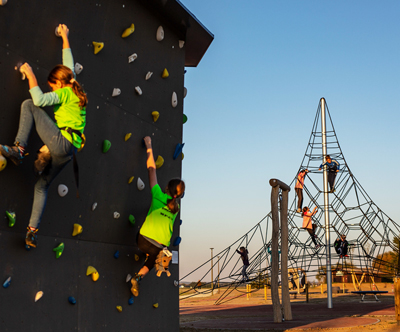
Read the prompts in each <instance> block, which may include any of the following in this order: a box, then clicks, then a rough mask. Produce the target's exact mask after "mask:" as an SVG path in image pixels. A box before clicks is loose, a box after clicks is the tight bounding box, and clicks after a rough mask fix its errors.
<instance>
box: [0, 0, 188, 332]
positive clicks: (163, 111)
mask: <svg viewBox="0 0 400 332" xmlns="http://www.w3.org/2000/svg"><path fill="white" fill-rule="evenodd" d="M5 2H6V1H5V0H0V4H1V3H2V4H3V5H0V77H1V80H0V123H1V130H0V143H2V144H12V143H13V141H14V138H15V135H16V132H17V128H18V121H19V111H20V105H21V103H22V102H23V100H25V99H27V98H30V95H29V92H28V82H27V81H22V80H21V75H20V74H19V72H17V71H16V70H15V66H16V65H17V63H19V62H28V63H29V64H30V65H31V66H32V67H33V69H34V72H35V74H36V75H37V78H38V82H39V86H40V87H41V88H42V90H43V91H44V92H47V91H49V89H48V87H47V84H46V78H47V75H48V72H49V71H50V70H51V69H52V68H53V67H54V66H55V65H56V64H58V63H61V49H62V40H61V38H58V37H57V36H56V35H55V28H56V26H57V25H58V24H59V23H64V24H66V25H67V26H68V27H69V29H70V33H69V37H70V38H69V39H70V43H71V48H72V52H73V55H74V60H75V63H76V62H78V63H79V64H81V65H82V66H83V70H82V72H81V73H80V74H79V75H77V80H78V81H79V82H80V83H81V84H82V85H83V87H84V89H85V91H86V92H87V94H88V98H89V104H88V107H87V126H86V129H85V135H86V138H87V143H86V145H85V147H84V149H83V150H82V151H81V152H79V153H78V162H79V167H80V198H77V197H76V187H75V184H74V176H73V169H72V163H70V164H69V165H68V166H67V167H66V168H65V169H64V171H63V172H62V173H61V174H60V175H59V176H58V177H57V178H56V180H55V181H54V182H53V184H52V186H51V187H50V189H49V195H48V202H47V207H46V210H45V213H44V216H43V219H42V224H41V226H40V231H39V233H38V248H36V249H31V250H30V251H27V250H26V249H25V246H24V238H25V233H26V227H27V224H28V221H29V216H30V213H31V206H32V200H33V187H34V184H35V181H36V179H35V176H34V173H33V170H32V169H33V162H34V159H35V156H36V153H35V152H36V151H37V150H38V149H39V148H40V146H41V141H40V139H39V137H38V135H37V134H36V132H32V135H31V138H30V142H29V147H28V152H29V153H30V156H28V157H26V159H24V162H23V164H22V165H21V166H18V167H16V166H14V165H13V164H12V163H8V165H7V166H6V168H5V169H4V170H3V171H1V172H0V192H1V194H0V197H1V198H0V215H1V214H2V215H3V216H4V219H0V220H2V222H0V257H1V258H0V282H1V283H3V282H4V281H6V279H8V278H9V277H11V281H10V283H9V287H6V288H5V287H1V288H0V303H1V306H0V331H2V332H5V331H74V330H79V331H161V330H162V331H178V329H179V321H178V310H179V300H178V288H177V287H176V286H174V280H179V276H178V272H179V269H178V264H171V266H170V271H171V273H172V275H171V276H170V277H167V276H166V275H165V274H163V275H162V276H161V277H157V276H156V274H155V272H154V270H153V271H151V272H150V273H149V275H148V276H146V278H145V279H144V280H143V282H142V283H141V289H140V295H139V297H137V298H134V302H133V304H129V303H130V302H129V299H130V297H131V293H130V283H126V278H127V275H128V274H132V275H133V274H134V273H135V272H137V271H138V270H139V269H140V267H141V266H142V264H143V261H144V257H143V255H142V254H141V253H140V251H139V250H138V249H137V247H136V239H135V238H136V235H137V233H138V230H139V228H140V226H141V225H142V223H143V222H144V219H145V217H146V214H147V211H148V209H149V206H150V201H151V194H150V188H149V183H148V177H147V170H146V151H145V149H144V148H143V146H142V138H143V137H144V136H146V135H150V136H151V137H152V140H153V148H154V154H155V158H157V156H159V155H160V156H162V157H163V158H164V164H163V165H162V167H161V168H159V169H158V170H157V176H158V182H159V184H160V186H161V188H165V186H166V185H167V182H168V180H169V179H171V178H173V177H180V175H181V163H182V157H181V154H179V156H178V157H177V158H176V159H175V160H174V159H173V155H174V152H175V148H176V146H177V144H180V143H182V127H183V120H182V119H183V94H184V63H185V46H183V47H180V46H182V45H179V39H181V38H182V37H181V36H178V35H177V33H176V32H175V31H174V29H173V28H172V27H171V26H170V24H169V22H168V20H165V19H163V17H162V16H160V15H156V14H154V13H153V12H152V11H151V10H149V9H148V7H143V5H142V3H141V2H140V1H134V0H124V1H122V0H108V1H99V2H97V1H74V0H72V1H68V2H66V1H59V0H40V1H39V0H18V1H17V0H8V2H6V3H5ZM4 3H5V4H4ZM132 23H133V24H134V26H135V30H134V32H133V33H132V34H131V35H129V36H128V37H126V38H122V37H121V35H122V33H123V32H124V30H125V29H127V28H129V27H130V26H131V24H132ZM159 26H162V27H163V30H164V39H163V40H161V41H158V40H157V39H156V33H157V30H158V28H159ZM93 41H95V42H99V43H104V47H103V49H102V50H101V51H100V52H98V53H97V54H94V45H93ZM134 53H136V54H137V58H136V59H135V60H134V61H133V62H130V63H129V62H128V57H129V56H130V55H132V54H134ZM164 69H167V71H168V73H169V76H168V77H165V78H163V77H162V74H163V72H164ZM148 72H152V73H153V75H152V76H151V78H150V79H148V80H146V74H148ZM164 74H165V73H164ZM164 76H166V75H164ZM135 87H140V90H141V92H142V93H141V94H139V93H138V92H137V91H136V90H138V89H135ZM114 89H119V90H120V92H121V93H120V94H119V95H117V96H114V97H112V93H113V90H114ZM174 92H175V93H176V96H177V99H176V101H177V105H176V106H175V107H173V105H172V96H173V93H174ZM46 111H47V112H48V113H49V114H50V115H51V114H52V109H51V108H48V109H46ZM155 111H157V112H159V119H158V120H157V121H156V122H154V120H153V116H152V112H155ZM129 133H131V136H130V138H129V139H128V140H125V136H126V135H127V134H129ZM104 140H108V141H109V142H111V147H110V149H109V150H108V151H107V152H106V153H104V152H103V149H102V148H103V142H104ZM132 177H134V178H133V181H132V182H131V183H129V180H130V179H131V178H132ZM139 178H140V179H142V180H143V182H144V184H145V188H144V189H143V190H139V189H138V186H137V181H138V179H139ZM60 184H63V185H65V186H67V187H68V189H69V192H68V194H67V195H65V196H64V197H61V196H60V195H59V194H58V186H59V185H60ZM94 203H97V207H96V208H95V209H94V210H93V209H92V208H93V204H94ZM6 211H8V212H14V213H15V214H16V223H15V225H14V226H13V227H9V220H8V218H7V216H6ZM114 212H117V213H118V214H119V218H114ZM130 215H132V216H134V218H135V223H134V225H133V224H132V223H131V222H130V221H129V216H130ZM179 220H180V218H179V215H178V217H177V220H176V222H175V225H174V233H173V236H172V239H171V246H170V250H171V251H178V249H179V248H178V246H173V245H172V243H173V242H174V240H175V239H176V238H177V237H178V236H179V227H180V223H179ZM74 224H79V225H81V226H82V228H83V232H82V233H81V234H78V235H76V236H72V231H73V225H74ZM60 243H64V246H65V248H64V251H63V253H62V255H61V256H60V257H59V258H56V253H55V252H54V251H53V248H55V247H57V246H58V245H59V244H60ZM135 258H136V259H138V261H137V260H136V259H135ZM88 266H93V267H94V268H95V269H96V270H97V271H98V274H99V279H98V280H97V281H93V280H92V275H89V276H87V275H86V271H87V268H88ZM7 285H8V284H5V286H7ZM40 291H41V292H43V296H42V297H41V298H40V299H39V300H38V301H37V302H35V296H36V294H37V293H38V292H40ZM70 297H73V298H74V299H75V301H76V304H72V303H70V302H69V298H70ZM70 300H71V302H73V299H72V298H70ZM155 304H158V307H157V305H155ZM117 306H120V307H122V311H120V310H117ZM119 309H120V308H119Z"/></svg>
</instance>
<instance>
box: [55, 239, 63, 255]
mask: <svg viewBox="0 0 400 332" xmlns="http://www.w3.org/2000/svg"><path fill="white" fill-rule="evenodd" d="M53 251H54V252H55V253H56V258H60V256H61V255H62V253H63V251H64V243H63V242H61V243H60V244H59V245H58V246H57V247H55V248H54V249H53Z"/></svg>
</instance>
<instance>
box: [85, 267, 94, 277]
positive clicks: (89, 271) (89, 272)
mask: <svg viewBox="0 0 400 332" xmlns="http://www.w3.org/2000/svg"><path fill="white" fill-rule="evenodd" d="M95 272H97V270H96V269H95V268H94V267H93V266H90V265H89V266H88V268H87V270H86V275H87V276H88V275H91V274H92V273H95Z"/></svg>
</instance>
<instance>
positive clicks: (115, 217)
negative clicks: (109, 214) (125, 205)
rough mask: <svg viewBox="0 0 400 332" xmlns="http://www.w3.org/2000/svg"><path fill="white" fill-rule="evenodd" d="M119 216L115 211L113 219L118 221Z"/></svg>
mask: <svg viewBox="0 0 400 332" xmlns="http://www.w3.org/2000/svg"><path fill="white" fill-rule="evenodd" d="M120 216H121V215H120V214H119V213H118V212H117V211H115V212H114V219H118V218H119V217H120Z"/></svg>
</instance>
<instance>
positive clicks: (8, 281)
mask: <svg viewBox="0 0 400 332" xmlns="http://www.w3.org/2000/svg"><path fill="white" fill-rule="evenodd" d="M10 283H11V277H8V278H7V280H6V281H4V283H3V287H4V288H8V287H9V286H10Z"/></svg>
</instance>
